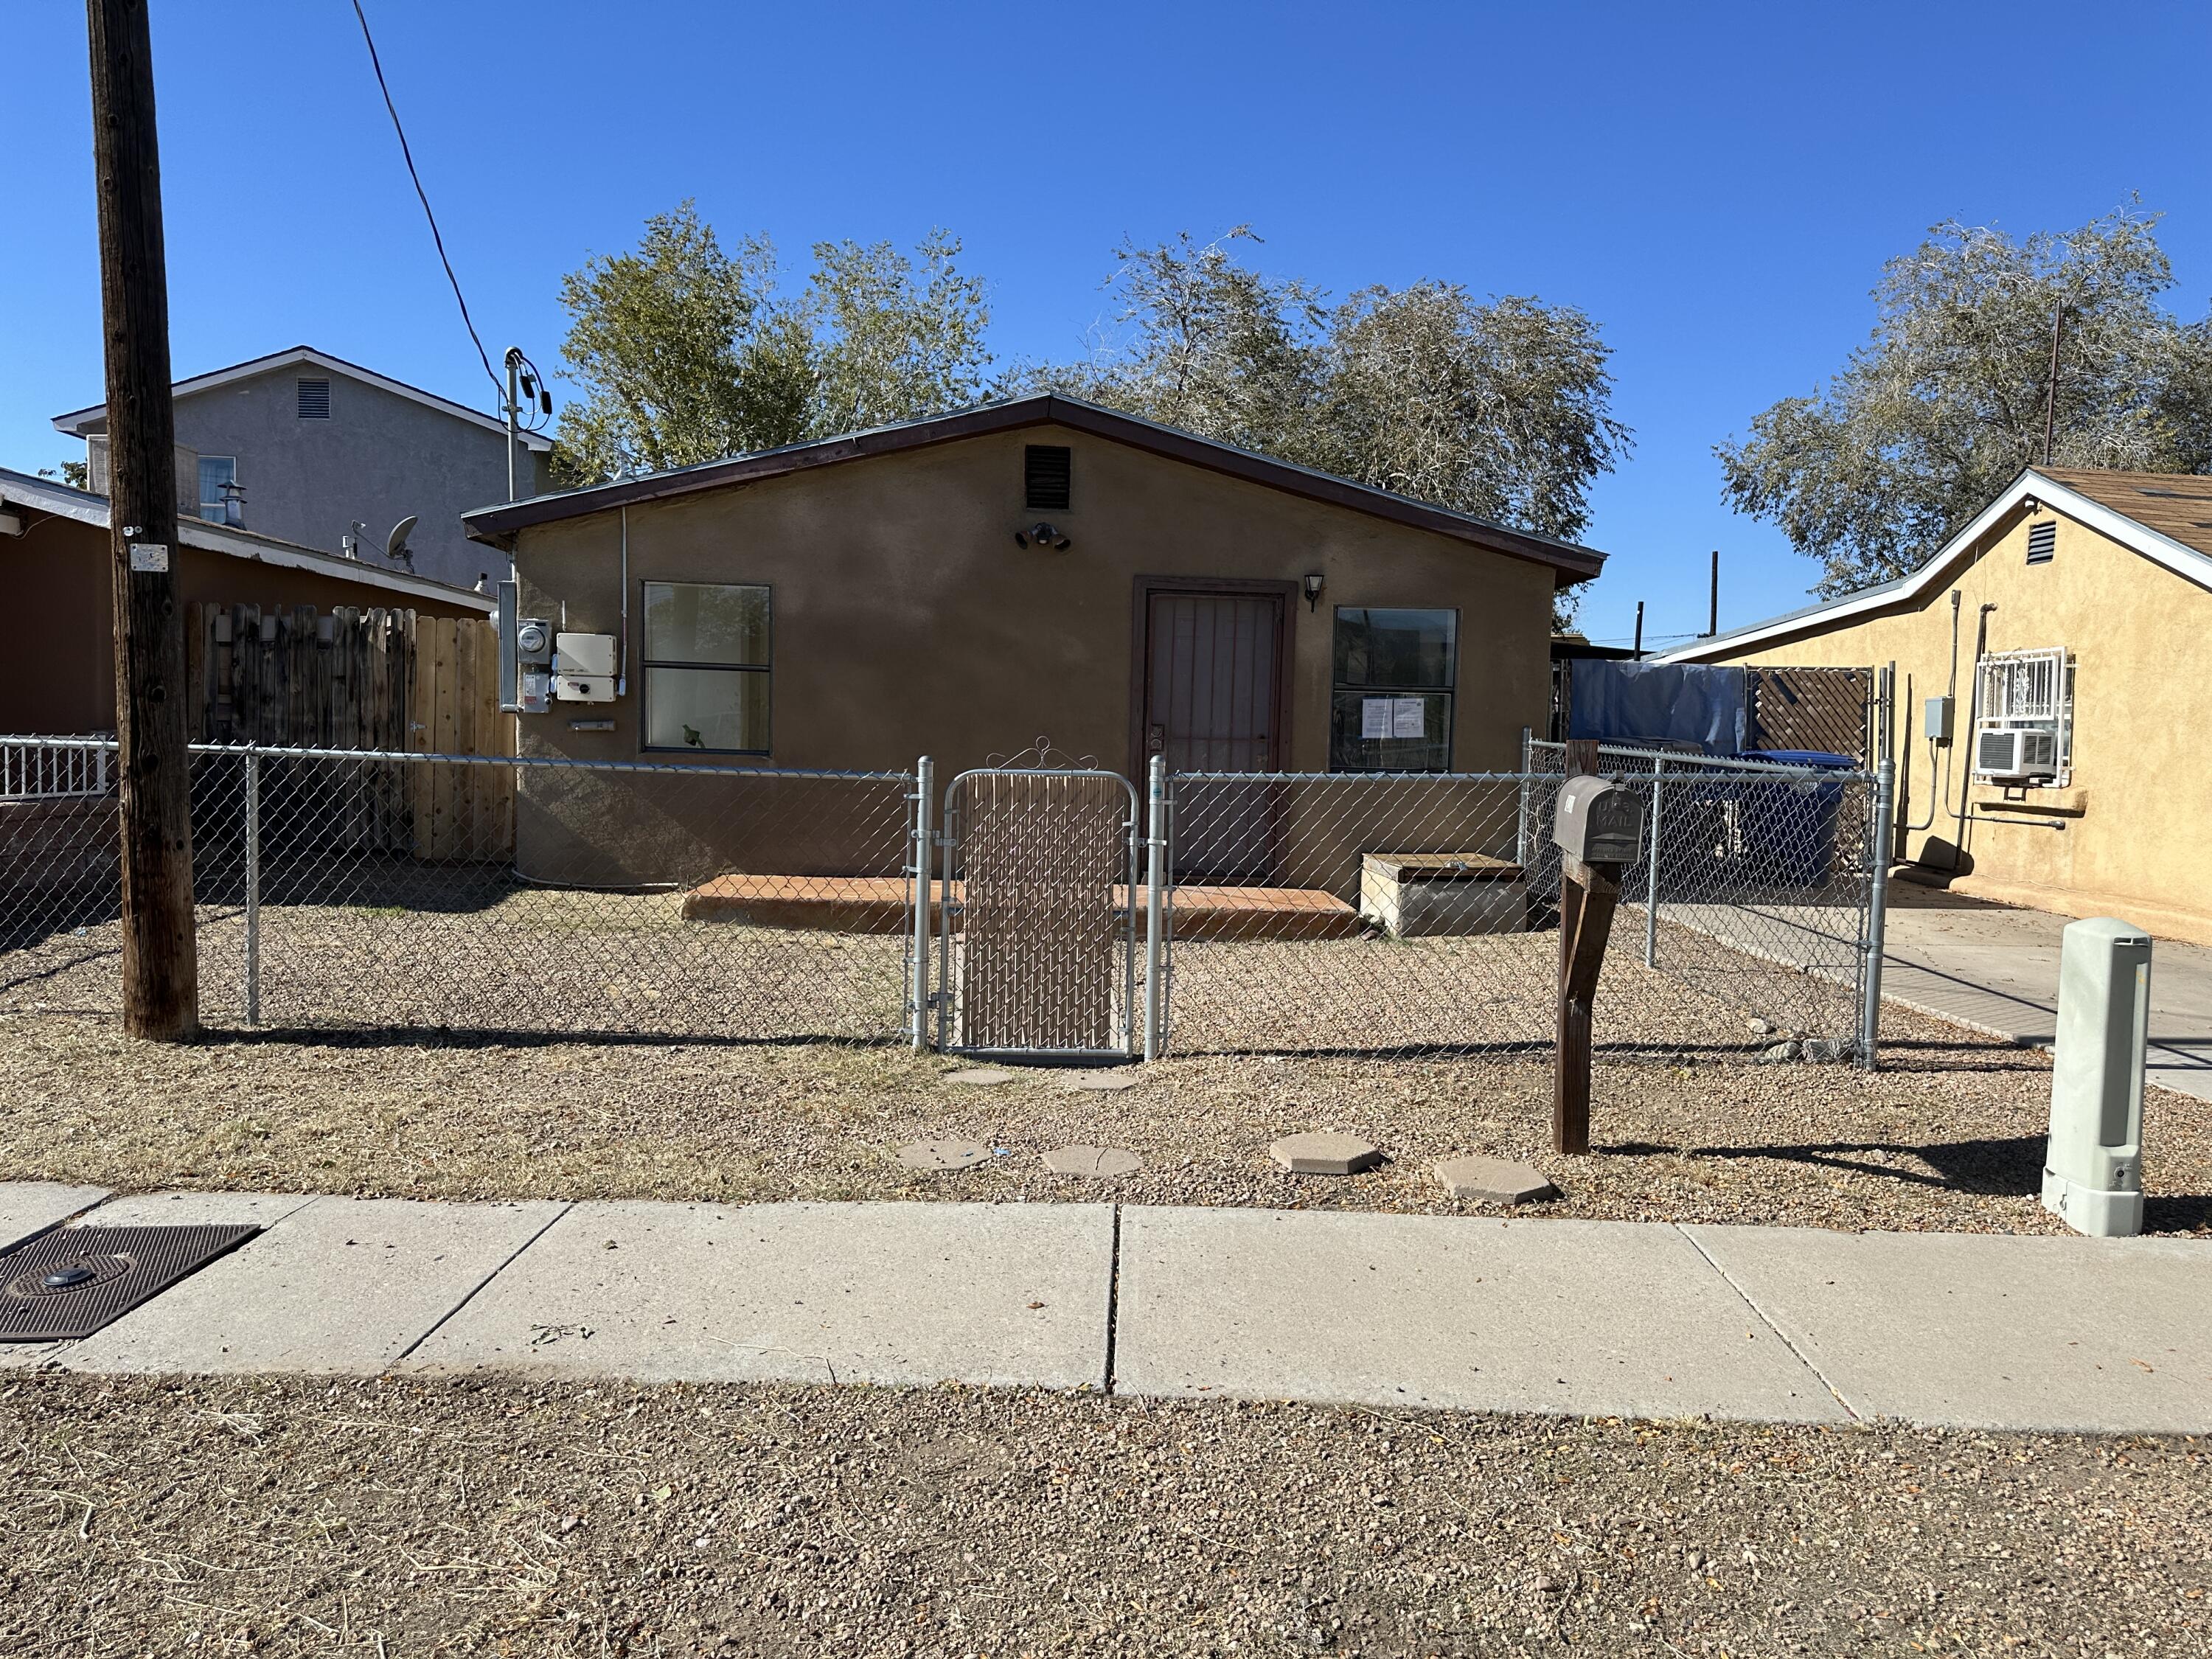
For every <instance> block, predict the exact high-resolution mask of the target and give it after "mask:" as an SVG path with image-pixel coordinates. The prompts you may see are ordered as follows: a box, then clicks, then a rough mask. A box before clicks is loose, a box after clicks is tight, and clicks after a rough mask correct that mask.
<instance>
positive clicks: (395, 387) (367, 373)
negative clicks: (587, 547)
mask: <svg viewBox="0 0 2212 1659" xmlns="http://www.w3.org/2000/svg"><path fill="white" fill-rule="evenodd" d="M279 368H319V369H321V370H322V371H323V372H324V373H325V374H343V375H344V376H345V377H346V378H347V379H348V380H358V381H360V382H361V383H362V385H363V386H374V387H375V388H376V389H377V390H378V391H380V392H391V393H392V395H393V396H394V397H397V398H407V399H408V400H409V401H410V402H412V403H418V404H422V406H423V407H424V408H425V409H435V410H437V411H438V412H439V413H440V414H441V415H450V416H453V418H454V419H455V420H459V421H466V422H469V423H470V424H471V426H480V427H482V428H484V429H485V430H486V431H488V432H496V433H499V434H500V435H502V436H504V435H506V432H507V422H504V421H502V420H501V419H500V418H499V417H498V416H495V415H487V414H485V413H483V411H482V410H475V409H471V408H469V407H468V406H467V405H466V404H457V403H455V402H453V399H452V398H441V397H440V396H439V395H438V394H437V393H436V392H425V391H423V390H422V387H420V386H409V385H408V384H407V383H406V382H405V381H404V380H393V379H392V377H391V376H390V375H388V374H378V373H377V372H376V371H375V370H374V369H373V368H362V366H361V365H360V364H359V363H349V362H346V360H345V359H344V358H343V357H333V356H331V354H330V353H329V352H327V351H318V350H316V349H315V348H314V347H313V346H306V345H297V346H294V347H292V348H291V349H289V350H286V351H272V352H270V354H269V355H268V356H266V357H255V358H253V359H252V360H250V361H249V362H242V363H233V364H232V365H231V366H230V367H229V368H217V369H210V371H209V372H208V373H206V374H195V375H193V376H192V377H191V379H190V380H179V381H178V382H177V383H176V384H175V385H174V386H171V387H170V388H169V395H170V397H172V398H189V397H191V396H192V395H193V394H194V393H196V392H212V391H214V390H215V389H216V387H218V386H229V385H231V384H232V383H234V381H238V380H251V379H252V377H253V376H255V375H257V374H269V373H270V371H272V370H275V369H279ZM106 419H107V405H106V404H93V405H92V406H91V407H90V408H88V409H73V410H70V412H69V413H68V414H66V415H57V416H54V429H55V430H56V431H58V432H66V433H68V434H69V435H70V436H71V437H73V438H82V437H83V436H85V435H86V434H85V428H87V427H88V426H93V425H96V424H100V423H102V422H106ZM520 438H521V441H522V444H523V447H525V448H527V449H532V450H536V451H537V452H538V453H540V454H543V453H544V452H545V451H547V450H549V449H550V448H552V447H553V441H552V440H551V439H550V438H549V437H547V436H545V435H544V434H543V433H540V432H525V433H522V434H520Z"/></svg>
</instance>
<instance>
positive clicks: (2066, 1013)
mask: <svg viewBox="0 0 2212 1659" xmlns="http://www.w3.org/2000/svg"><path fill="white" fill-rule="evenodd" d="M2062 939H2063V943H2062V944H2061V945H2060V948H2059V955H2058V1048H2057V1054H2056V1056H2055V1057H2054V1058H2053V1060H2052V1062H2051V1147H2050V1150H2049V1152H2047V1153H2046V1154H2045V1158H2044V1164H2043V1206H2044V1208H2045V1209H2047V1210H2051V1211H2053V1212H2056V1213H2057V1214H2058V1215H2059V1216H2060V1217H2062V1218H2063V1219H2064V1220H2065V1222H2066V1224H2067V1225H2069V1226H2070V1227H2072V1228H2073V1229H2074V1230H2075V1231H2076V1232H2082V1233H2088V1234H2090V1235H2092V1236H2093V1237H2098V1238H2126V1237H2133V1236H2134V1235H2135V1234H2136V1233H2139V1232H2141V1231H2142V1205H2143V1200H2142V1097H2143V1051H2144V1049H2145V1048H2147V1047H2148V1041H2149V1036H2150V935H2149V934H2148V933H2144V932H2143V931H2142V928H2140V927H2135V926H2133V925H2131V924H2130V923H2128V922H2124V921H2116V920H2115V919H2114V918H2112V917H2111V916H2100V917H2097V918H2096V919H2095V920H2093V921H2077V922H2074V923H2072V924H2071V925H2070V926H2069V927H2067V929H2066V931H2065V933H2063V935H2062Z"/></svg>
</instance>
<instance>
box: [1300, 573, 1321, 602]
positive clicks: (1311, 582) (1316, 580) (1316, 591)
mask: <svg viewBox="0 0 2212 1659" xmlns="http://www.w3.org/2000/svg"><path fill="white" fill-rule="evenodd" d="M1304 585H1305V590H1306V609H1307V610H1309V611H1316V610H1318V609H1320V607H1321V589H1322V576H1321V572H1320V571H1318V570H1315V571H1310V572H1308V573H1307V575H1306V579H1305V584H1304Z"/></svg>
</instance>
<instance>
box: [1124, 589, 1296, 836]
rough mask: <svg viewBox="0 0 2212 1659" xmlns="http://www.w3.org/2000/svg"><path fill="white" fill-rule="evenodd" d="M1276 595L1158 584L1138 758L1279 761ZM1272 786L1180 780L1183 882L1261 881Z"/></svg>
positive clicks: (1267, 766) (1252, 766)
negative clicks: (1178, 589) (1193, 589)
mask: <svg viewBox="0 0 2212 1659" xmlns="http://www.w3.org/2000/svg"><path fill="white" fill-rule="evenodd" d="M1286 597H1287V596H1286V595H1285V594H1282V593H1273V592H1268V593H1245V592H1202V591H1201V592H1171V591H1170V592H1153V593H1151V594H1149V595H1148V596H1147V598H1146V617H1145V702H1144V738H1145V741H1144V756H1143V760H1144V761H1145V762H1149V761H1150V759H1151V757H1152V756H1154V755H1164V756H1166V757H1167V763H1168V770H1169V772H1170V773H1171V774H1173V773H1190V772H1197V773H1222V772H1241V773H1261V772H1273V771H1279V770H1281V769H1282V768H1283V766H1284V764H1285V762H1286V761H1287V759H1288V758H1289V757H1287V756H1286V755H1285V753H1284V752H1283V747H1282V742H1281V731H1280V726H1279V720H1280V716H1281V702H1282V685H1281V681H1282V661H1281V655H1282V637H1283V606H1284V604H1285V599H1286ZM1276 794H1277V791H1276V789H1275V787H1274V786H1273V785H1271V784H1267V783H1262V782H1255V781H1216V780H1207V779H1204V778H1199V779H1192V780H1189V781H1186V782H1183V783H1180V784H1178V785H1177V786H1176V823H1175V873H1176V879H1178V880H1207V879H1237V878H1241V879H1247V880H1249V879H1252V878H1265V876H1266V875H1267V872H1268V870H1269V869H1270V867H1271V866H1272V865H1273V848H1274V820H1275V810H1274V809H1275V798H1276Z"/></svg>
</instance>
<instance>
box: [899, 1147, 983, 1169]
mask: <svg viewBox="0 0 2212 1659" xmlns="http://www.w3.org/2000/svg"><path fill="white" fill-rule="evenodd" d="M898 1161H899V1162H900V1163H901V1164H904V1165H905V1166H906V1167H907V1168H908V1169H909V1170H969V1169H973V1168H974V1167H975V1165H976V1164H987V1163H989V1162H990V1161H991V1149H990V1148H989V1147H988V1146H985V1145H984V1144H983V1143H982V1142H981V1141H980V1140H917V1141H915V1143H914V1144H913V1145H912V1146H902V1147H900V1148H899V1150H898Z"/></svg>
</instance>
